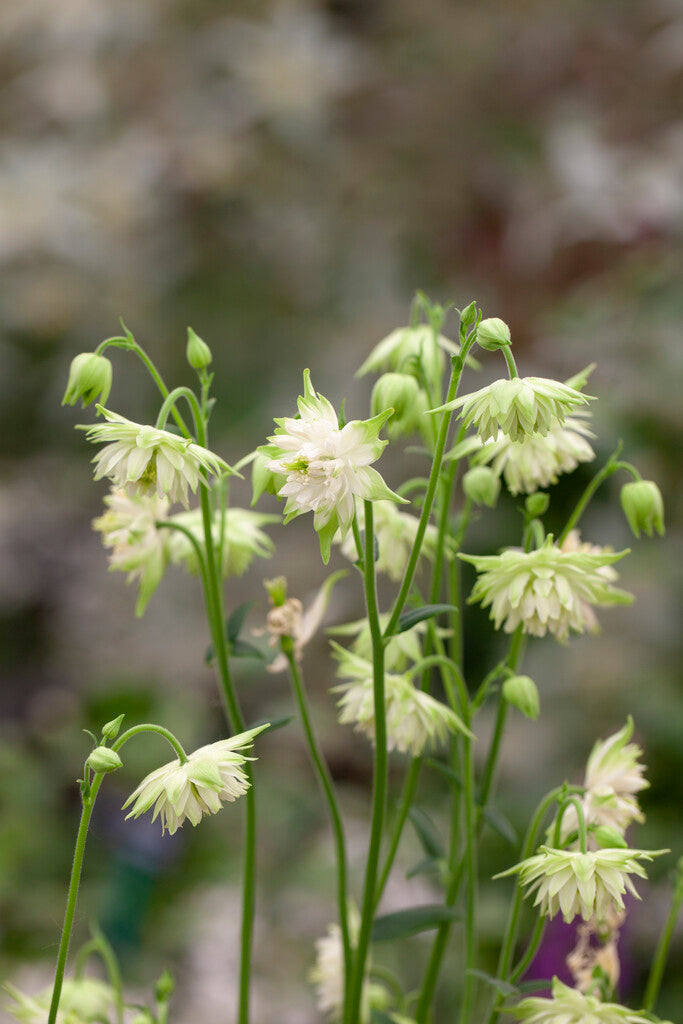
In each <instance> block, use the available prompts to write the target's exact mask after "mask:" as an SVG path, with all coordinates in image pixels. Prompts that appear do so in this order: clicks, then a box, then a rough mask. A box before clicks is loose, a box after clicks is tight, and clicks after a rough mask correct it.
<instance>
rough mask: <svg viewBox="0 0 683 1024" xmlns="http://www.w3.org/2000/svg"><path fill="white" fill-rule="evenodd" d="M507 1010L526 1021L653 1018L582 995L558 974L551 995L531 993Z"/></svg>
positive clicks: (615, 1023) (611, 1022) (641, 1023)
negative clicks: (547, 997) (558, 976)
mask: <svg viewBox="0 0 683 1024" xmlns="http://www.w3.org/2000/svg"><path fill="white" fill-rule="evenodd" d="M509 1012H510V1013H511V1014H512V1015H513V1016H514V1018H515V1020H519V1021H525V1022H526V1024H649V1022H650V1021H652V1019H653V1018H652V1017H650V1016H647V1017H644V1016H643V1015H642V1014H640V1013H635V1012H634V1011H633V1010H629V1009H627V1008H626V1007H625V1006H619V1005H618V1004H617V1003H603V1002H601V1001H600V999H598V998H597V997H596V996H591V995H583V993H582V992H579V991H578V990H577V989H574V988H569V986H568V985H565V984H563V982H561V981H560V979H559V978H553V987H552V998H550V999H546V998H545V997H543V996H530V997H528V998H527V999H522V1001H521V1002H520V1003H517V1006H512V1007H510V1010H509ZM662 1024H664V1022H662Z"/></svg>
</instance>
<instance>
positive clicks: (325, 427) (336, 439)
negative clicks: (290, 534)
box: [267, 370, 403, 562]
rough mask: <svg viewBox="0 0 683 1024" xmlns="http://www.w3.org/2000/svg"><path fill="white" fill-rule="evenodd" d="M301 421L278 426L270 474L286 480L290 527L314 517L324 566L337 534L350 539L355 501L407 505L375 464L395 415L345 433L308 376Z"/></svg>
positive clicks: (288, 420)
mask: <svg viewBox="0 0 683 1024" xmlns="http://www.w3.org/2000/svg"><path fill="white" fill-rule="evenodd" d="M298 408H299V417H300V418H299V419H294V418H291V417H285V418H284V419H278V420H276V421H275V422H276V423H277V424H278V430H277V431H276V433H275V434H274V436H273V437H271V438H269V440H270V441H271V443H272V445H273V446H274V447H273V448H271V449H270V453H271V454H272V455H273V458H272V459H271V460H270V461H269V462H268V463H267V466H268V468H269V469H271V470H273V472H275V473H281V474H283V475H285V476H286V482H285V483H284V485H283V486H282V487H281V488H280V491H279V494H280V497H282V498H286V499H287V504H286V505H285V522H286V523H287V522H289V521H290V520H292V519H294V518H295V517H296V516H299V515H302V514H303V513H304V512H313V513H314V519H313V525H314V528H315V529H316V531H317V532H318V535H319V540H320V550H321V552H322V556H323V561H325V562H327V561H328V560H329V557H330V547H331V544H332V538H333V537H334V535H335V533H336V532H337V530H338V529H339V530H341V533H342V536H346V534H347V532H348V531H349V529H350V528H351V523H352V520H353V516H354V512H355V501H354V499H355V497H359V498H362V499H364V500H369V501H378V500H380V499H382V498H388V499H390V500H392V501H403V499H402V498H399V496H398V495H397V494H394V492H393V491H391V490H389V488H388V487H387V485H386V484H385V483H384V480H383V479H382V477H381V476H380V475H379V473H378V472H377V470H375V469H371V468H370V464H371V463H372V462H375V461H376V460H377V459H378V458H379V457H380V455H381V453H382V450H383V448H384V447H385V445H386V444H387V442H386V441H380V440H379V436H378V435H379V430H380V428H381V427H382V425H383V424H384V423H385V422H386V420H387V418H388V417H389V416H390V415H391V410H386V411H385V412H383V413H381V414H380V415H379V416H375V417H374V418H373V419H371V420H353V421H351V422H350V423H347V424H346V426H345V427H342V428H341V429H340V428H339V425H338V421H337V414H336V413H335V411H334V409H333V407H332V405H331V404H330V402H328V400H327V399H326V398H323V396H322V395H317V394H316V392H315V391H314V390H313V386H312V385H311V379H310V374H309V372H308V370H305V371H304V394H303V396H301V397H300V398H299V400H298Z"/></svg>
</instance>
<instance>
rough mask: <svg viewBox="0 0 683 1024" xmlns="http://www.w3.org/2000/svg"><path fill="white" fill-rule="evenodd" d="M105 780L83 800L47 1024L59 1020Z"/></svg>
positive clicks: (99, 778)
mask: <svg viewBox="0 0 683 1024" xmlns="http://www.w3.org/2000/svg"><path fill="white" fill-rule="evenodd" d="M103 778H104V775H103V774H98V775H95V777H94V779H93V782H92V786H91V787H90V791H89V793H88V795H87V797H84V798H83V810H82V812H81V821H80V824H79V826H78V833H77V835H76V847H75V850H74V859H73V865H72V868H71V878H70V879H69V891H68V895H67V899H66V911H65V913H64V924H63V925H62V936H61V939H60V941H59V951H58V953H57V967H56V969H55V982H54V986H53V988H52V1001H51V1002H50V1012H49V1015H48V1020H47V1024H55V1021H56V1019H57V1010H58V1009H59V1000H60V997H61V994H62V984H63V981H64V969H65V967H66V958H67V956H68V954H69V942H70V941H71V930H72V928H73V921H74V913H75V910H76V901H77V899H78V886H79V883H80V880H81V870H82V868H83V855H84V853H85V843H86V839H87V837H88V826H89V824H90V818H91V816H92V812H93V807H94V806H95V800H96V798H97V793H98V790H99V788H100V786H101V784H102V779H103Z"/></svg>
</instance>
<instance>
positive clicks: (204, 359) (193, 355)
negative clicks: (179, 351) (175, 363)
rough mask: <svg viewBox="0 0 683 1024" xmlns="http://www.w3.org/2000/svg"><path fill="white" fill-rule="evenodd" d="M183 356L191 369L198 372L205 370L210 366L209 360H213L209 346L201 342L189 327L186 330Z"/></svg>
mask: <svg viewBox="0 0 683 1024" xmlns="http://www.w3.org/2000/svg"><path fill="white" fill-rule="evenodd" d="M185 355H186V356H187V361H188V363H189V364H190V366H191V367H192V369H193V370H198V371H199V370H206V368H207V367H208V366H210V365H211V360H212V359H213V356H212V355H211V349H210V348H209V346H208V345H207V344H206V342H205V341H202V339H201V338H200V337H199V335H198V334H195V332H194V331H193V330H192V328H191V327H188V328H187V347H186V349H185Z"/></svg>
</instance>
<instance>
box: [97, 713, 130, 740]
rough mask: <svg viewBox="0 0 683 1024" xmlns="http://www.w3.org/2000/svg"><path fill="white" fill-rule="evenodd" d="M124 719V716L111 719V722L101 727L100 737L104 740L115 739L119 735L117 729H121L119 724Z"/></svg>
mask: <svg viewBox="0 0 683 1024" xmlns="http://www.w3.org/2000/svg"><path fill="white" fill-rule="evenodd" d="M125 717H126V716H125V715H119V716H118V718H112V720H111V722H107V724H106V725H103V726H102V735H103V736H104V738H105V739H108V740H115V739H116V737H117V736H118V734H119V729H120V728H121V723H122V722H123V720H124V718H125Z"/></svg>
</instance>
